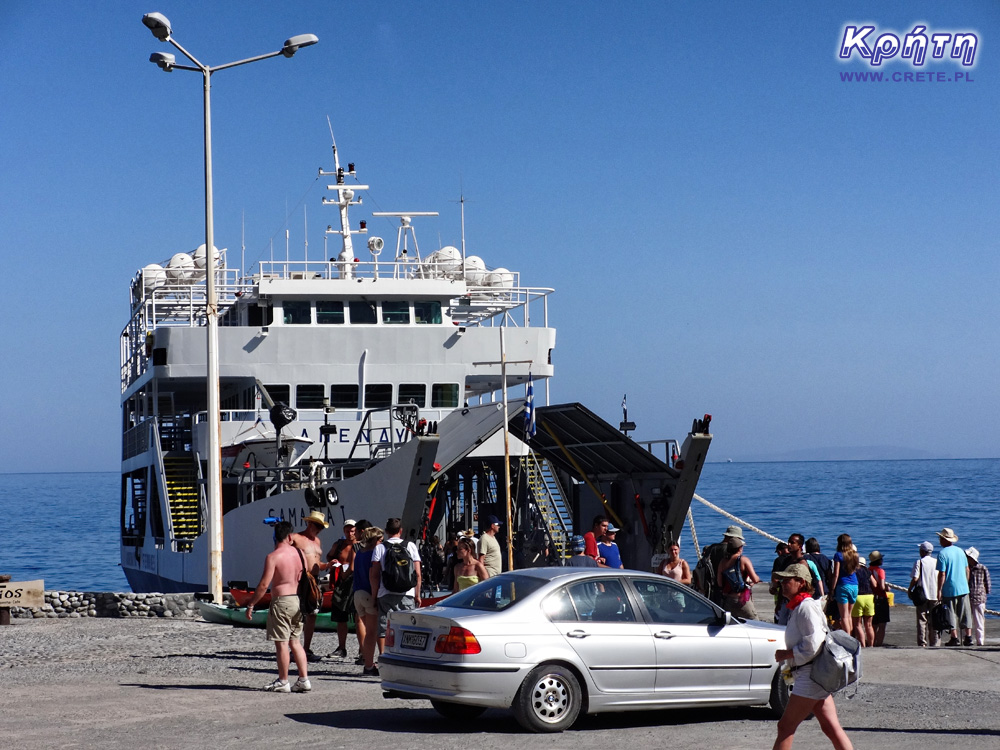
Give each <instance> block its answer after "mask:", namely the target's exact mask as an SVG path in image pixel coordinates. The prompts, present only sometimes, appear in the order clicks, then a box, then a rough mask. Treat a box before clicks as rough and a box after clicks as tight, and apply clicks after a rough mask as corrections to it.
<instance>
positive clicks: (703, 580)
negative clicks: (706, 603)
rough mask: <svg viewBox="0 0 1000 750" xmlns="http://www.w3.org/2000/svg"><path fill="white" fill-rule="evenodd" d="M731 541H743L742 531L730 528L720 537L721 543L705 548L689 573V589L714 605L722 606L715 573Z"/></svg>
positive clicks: (736, 527)
mask: <svg viewBox="0 0 1000 750" xmlns="http://www.w3.org/2000/svg"><path fill="white" fill-rule="evenodd" d="M731 539H739V540H740V541H743V529H741V528H740V527H739V526H730V527H728V528H727V529H726V531H725V533H724V534H723V535H722V541H721V542H716V543H715V544H709V545H708V546H707V547H705V550H704V552H703V553H702V556H701V558H700V559H699V560H698V564H697V565H695V567H694V570H693V571H692V572H691V587H692V588H693V589H694V590H695V591H697V592H698V593H699V594H701V595H702V596H705V597H708V598H709V599H710V600H711V601H713V602H715V603H716V604H722V591H721V590H720V589H719V584H718V583H717V578H716V576H717V573H718V570H719V565H720V564H721V563H722V559H723V558H724V557H725V556H726V545H727V544H728V543H729V540H731Z"/></svg>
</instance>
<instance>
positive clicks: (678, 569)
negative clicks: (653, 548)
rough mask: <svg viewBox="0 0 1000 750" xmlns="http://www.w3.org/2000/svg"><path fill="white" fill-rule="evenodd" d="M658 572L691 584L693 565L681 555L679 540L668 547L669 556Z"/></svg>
mask: <svg viewBox="0 0 1000 750" xmlns="http://www.w3.org/2000/svg"><path fill="white" fill-rule="evenodd" d="M656 572H657V573H658V574H659V575H661V576H664V577H666V578H672V579H674V580H675V581H677V582H678V583H683V584H684V585H685V586H690V585H691V566H690V565H688V562H687V560H685V559H684V558H682V557H681V547H680V545H679V544H678V543H677V542H673V543H671V545H670V546H669V547H667V556H666V557H665V558H664V559H663V562H661V563H660V567H659V568H657V569H656Z"/></svg>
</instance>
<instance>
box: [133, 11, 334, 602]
mask: <svg viewBox="0 0 1000 750" xmlns="http://www.w3.org/2000/svg"><path fill="white" fill-rule="evenodd" d="M142 22H143V24H144V25H145V26H146V27H147V28H148V29H149V30H150V31H151V32H152V34H153V36H155V37H156V38H157V39H159V40H160V41H161V42H170V44H172V45H173V46H174V47H176V48H177V49H178V50H180V52H181V54H183V55H184V57H186V58H187V59H188V60H190V61H191V62H192V63H194V66H193V67H192V66H190V65H177V64H176V62H175V60H176V58H175V57H174V56H173V55H171V54H169V53H164V52H154V53H153V54H152V55H150V57H149V61H150V62H153V63H156V64H157V65H159V66H160V68H161V69H162V70H164V71H166V72H167V73H169V72H171V71H173V70H174V69H175V68H177V69H179V70H193V71H196V72H200V73H201V74H202V78H203V80H204V110H205V259H206V274H205V297H206V300H205V306H206V309H205V318H206V326H205V327H206V333H207V339H208V343H207V355H206V359H207V365H208V371H207V374H206V389H207V404H206V408H207V410H208V423H209V424H208V475H207V476H206V477H205V495H206V504H207V510H208V537H209V544H208V569H209V573H208V590H209V592H211V594H212V599H213V600H214V601H216V602H219V603H221V602H222V492H221V489H222V487H221V485H222V452H221V451H222V449H221V443H222V425H221V423H220V406H219V302H218V295H217V292H216V288H215V228H214V224H213V221H214V220H213V206H212V107H211V98H210V94H211V88H212V86H211V78H212V73H215V72H216V71H219V70H224V69H226V68H234V67H236V66H237V65H245V64H247V63H251V62H256V61H257V60H266V59H267V58H269V57H276V56H278V55H283V56H284V57H291V56H292V55H294V54H295V53H296V52H297V51H298V50H299V48H301V47H309V46H311V45H313V44H316V42H318V41H319V39H318V38H317V37H316V36H315V35H314V34H299V35H298V36H293V37H292V38H290V39H287V40H286V41H285V43H284V45H282V47H281V49H280V50H278V51H277V52H269V53H267V54H266V55H258V56H256V57H249V58H247V59H245V60H237V61H236V62H231V63H226V64H225V65H216V66H214V67H210V66H208V65H205V64H204V63H201V62H199V61H198V60H197V59H195V57H194V55H192V54H191V53H190V52H188V51H187V50H186V49H184V48H183V47H182V46H181V45H180V44H178V43H177V41H176V40H175V39H174V38H173V36H172V30H171V28H170V21H169V20H167V18H166V16H164V15H163V14H162V13H147V14H146V15H144V16H143V17H142Z"/></svg>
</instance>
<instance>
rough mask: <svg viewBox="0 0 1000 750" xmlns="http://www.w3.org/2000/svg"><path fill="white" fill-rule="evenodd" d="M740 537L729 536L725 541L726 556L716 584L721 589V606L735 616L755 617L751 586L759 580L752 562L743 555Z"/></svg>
mask: <svg viewBox="0 0 1000 750" xmlns="http://www.w3.org/2000/svg"><path fill="white" fill-rule="evenodd" d="M743 546H744V542H743V540H742V539H737V538H735V537H730V539H729V541H728V542H727V543H726V556H725V557H724V558H723V559H722V562H721V564H720V565H719V572H718V573H716V584H718V586H719V588H720V589H721V590H722V608H723V609H725V610H726V611H727V612H731V613H732V614H734V615H736V616H737V617H743V618H746V619H748V620H756V619H757V609H756V607H754V605H753V594H752V591H753V590H752V588H751V586H752V585H753V584H755V583H759V582H760V578H759V577H758V576H757V573H756V571H755V570H754V569H753V563H752V562H750V558H749V557H744V556H743Z"/></svg>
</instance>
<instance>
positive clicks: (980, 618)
mask: <svg viewBox="0 0 1000 750" xmlns="http://www.w3.org/2000/svg"><path fill="white" fill-rule="evenodd" d="M965 557H966V559H967V560H968V562H969V604H971V605H972V637H973V643H974V644H975V645H976V646H984V645H986V597H987V595H988V594H989V593H990V571H989V569H988V568H987V567H986V566H985V565H983V564H982V563H981V562H979V550H977V549H976V548H975V547H969V548H968V549H967V550H965Z"/></svg>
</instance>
